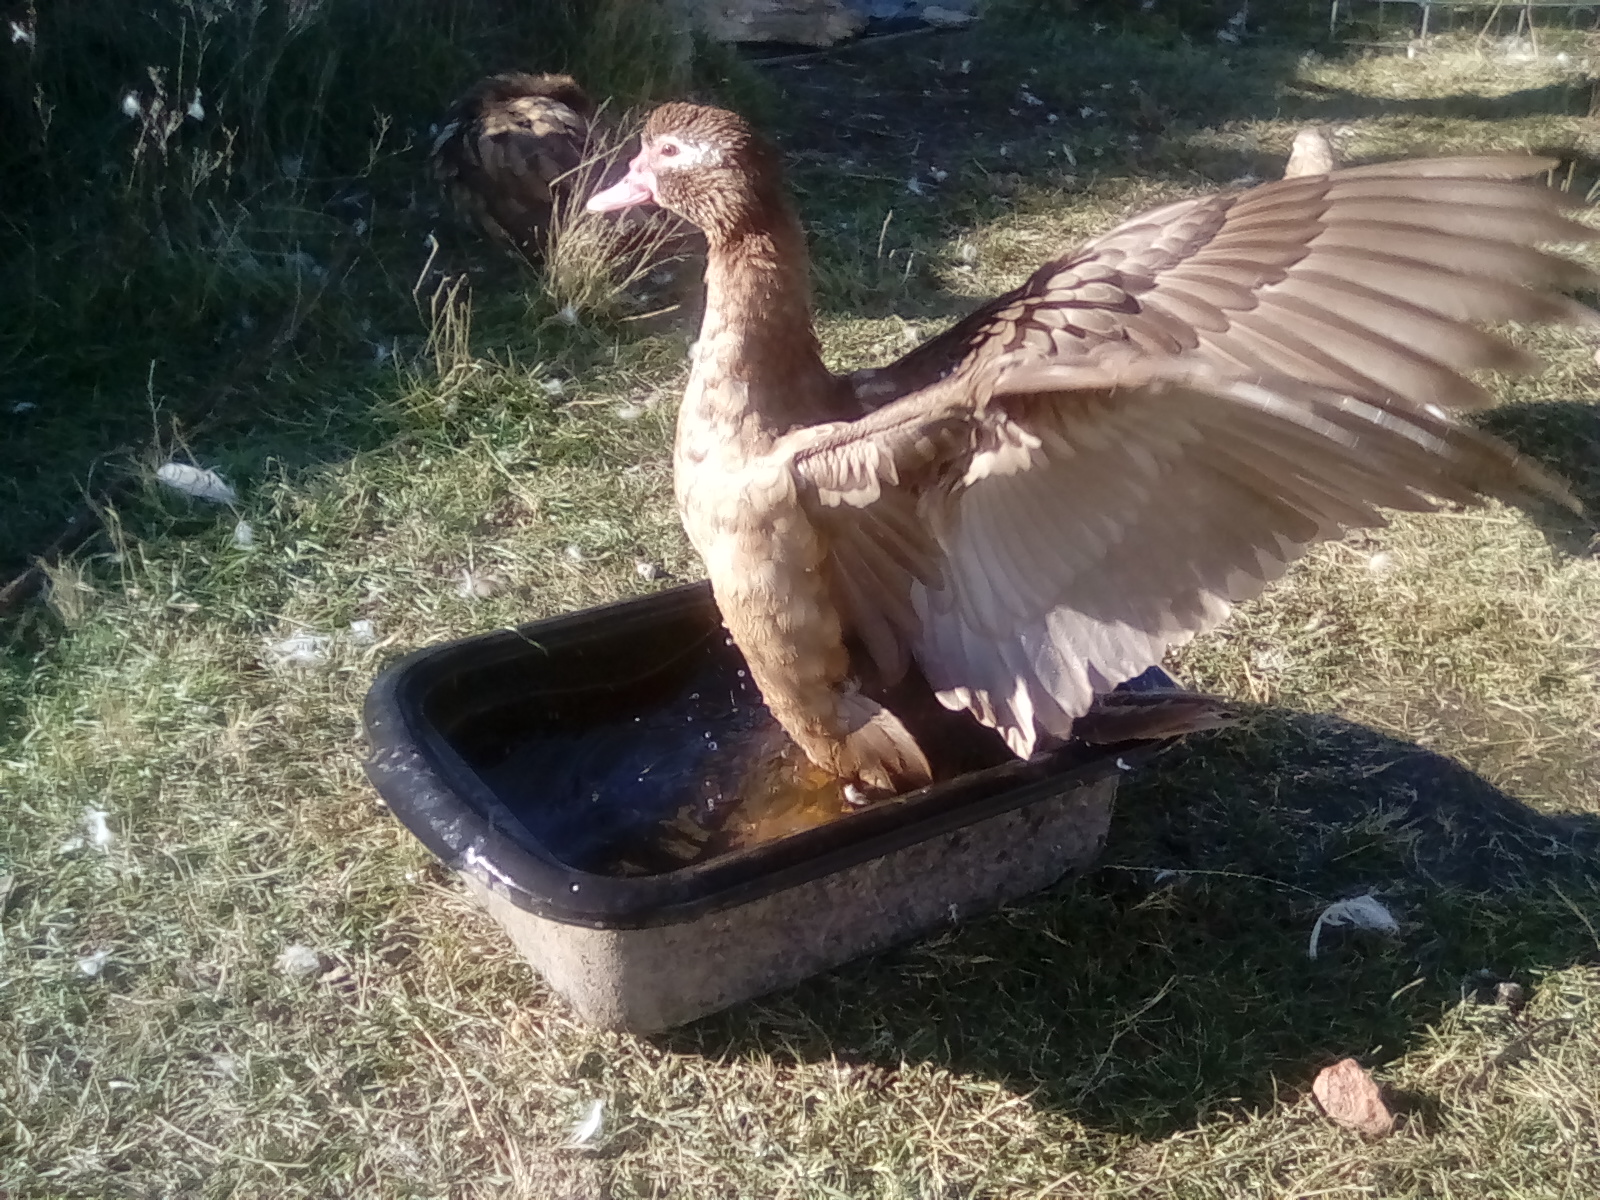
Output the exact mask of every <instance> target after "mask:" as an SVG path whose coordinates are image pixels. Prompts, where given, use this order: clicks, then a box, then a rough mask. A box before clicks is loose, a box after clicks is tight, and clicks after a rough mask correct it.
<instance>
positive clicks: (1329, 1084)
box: [1311, 1058, 1394, 1137]
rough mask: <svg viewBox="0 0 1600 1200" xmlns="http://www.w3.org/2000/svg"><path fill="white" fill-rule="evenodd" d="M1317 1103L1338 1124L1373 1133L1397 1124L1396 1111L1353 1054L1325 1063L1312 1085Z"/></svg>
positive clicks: (1382, 1131) (1375, 1133)
mask: <svg viewBox="0 0 1600 1200" xmlns="http://www.w3.org/2000/svg"><path fill="white" fill-rule="evenodd" d="M1311 1094H1312V1095H1313V1096H1314V1097H1316V1101H1317V1105H1318V1107H1320V1108H1321V1109H1322V1111H1323V1113H1325V1114H1326V1115H1327V1117H1328V1118H1329V1119H1330V1120H1332V1121H1333V1122H1334V1123H1335V1124H1336V1125H1342V1126H1344V1128H1346V1129H1354V1130H1355V1131H1356V1132H1357V1133H1365V1134H1368V1135H1369V1136H1371V1137H1381V1136H1382V1135H1383V1134H1386V1133H1388V1132H1389V1131H1390V1130H1392V1129H1393V1128H1394V1113H1392V1112H1391V1111H1390V1110H1389V1106H1388V1105H1387V1104H1385V1103H1384V1100H1383V1093H1382V1091H1381V1090H1380V1089H1379V1088H1378V1085H1377V1084H1376V1083H1375V1082H1373V1079H1372V1076H1371V1074H1370V1073H1368V1071H1367V1070H1366V1068H1365V1067H1363V1066H1362V1065H1361V1064H1360V1063H1358V1062H1357V1061H1356V1060H1355V1059H1353V1058H1346V1059H1341V1060H1340V1061H1339V1062H1336V1063H1334V1064H1333V1066H1331V1067H1323V1068H1322V1070H1321V1071H1320V1072H1318V1074H1317V1078H1316V1081H1315V1082H1314V1083H1312V1085H1311Z"/></svg>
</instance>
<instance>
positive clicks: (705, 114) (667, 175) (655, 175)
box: [588, 104, 787, 244]
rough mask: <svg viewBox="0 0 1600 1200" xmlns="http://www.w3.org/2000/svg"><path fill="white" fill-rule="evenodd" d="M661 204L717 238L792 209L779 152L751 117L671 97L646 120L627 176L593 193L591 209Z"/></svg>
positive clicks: (725, 239) (733, 234)
mask: <svg viewBox="0 0 1600 1200" xmlns="http://www.w3.org/2000/svg"><path fill="white" fill-rule="evenodd" d="M648 203H655V204H659V205H660V206H661V207H662V208H664V209H667V210H668V211H669V212H674V213H677V214H678V215H679V216H680V217H682V218H684V219H685V220H686V221H689V222H691V223H693V224H695V225H698V226H699V227H700V228H701V229H703V230H705V232H706V236H707V237H708V239H709V240H710V241H711V242H712V243H713V244H715V243H717V242H721V241H727V240H729V239H731V238H733V237H735V236H737V235H738V234H739V233H740V232H742V231H744V230H746V229H754V228H760V227H761V225H762V223H763V222H770V221H772V220H773V219H774V218H775V217H777V216H778V215H779V214H781V213H784V212H786V211H787V205H786V203H785V201H784V198H783V180H782V170H781V168H780V167H779V164H778V156H777V154H776V152H775V151H774V150H773V149H772V147H771V146H769V145H768V144H767V143H766V142H765V141H764V140H763V139H762V138H761V136H760V135H759V134H757V133H756V131H755V130H753V129H752V128H750V126H749V124H747V123H746V122H745V120H744V118H743V117H740V116H739V115H738V114H737V113H731V112H728V111H727V110H725V109H721V108H708V107H705V106H703V105H698V104H663V105H662V106H661V107H660V108H657V109H656V110H655V111H653V112H652V113H651V114H650V116H649V118H648V119H647V120H646V121H645V125H644V132H643V133H642V134H641V135H640V139H639V153H638V154H637V155H635V156H634V159H633V161H632V162H631V163H629V164H628V173H627V175H626V176H624V177H623V179H622V180H621V181H620V182H618V183H617V184H615V185H613V186H612V187H608V188H606V189H605V190H604V191H603V192H596V193H595V194H594V195H593V196H591V197H589V203H588V208H589V211H591V212H610V211H612V210H614V209H619V208H627V207H629V206H630V205H634V204H648Z"/></svg>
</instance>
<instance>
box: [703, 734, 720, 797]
mask: <svg viewBox="0 0 1600 1200" xmlns="http://www.w3.org/2000/svg"><path fill="white" fill-rule="evenodd" d="M706 736H707V737H710V736H711V735H710V734H709V733H708V734H706ZM716 748H717V744H716V743H715V742H712V743H711V744H710V745H709V746H707V747H706V749H707V750H715V749H716ZM717 799H718V800H721V799H722V796H721V795H720V794H719V795H718V796H717Z"/></svg>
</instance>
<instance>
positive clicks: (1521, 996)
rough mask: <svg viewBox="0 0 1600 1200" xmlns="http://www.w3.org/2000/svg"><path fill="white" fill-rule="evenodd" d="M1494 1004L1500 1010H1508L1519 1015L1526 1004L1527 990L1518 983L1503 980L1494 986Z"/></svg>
mask: <svg viewBox="0 0 1600 1200" xmlns="http://www.w3.org/2000/svg"><path fill="white" fill-rule="evenodd" d="M1494 1002H1495V1003H1496V1004H1498V1005H1500V1006H1501V1007H1502V1008H1508V1009H1510V1010H1511V1011H1512V1013H1519V1012H1521V1011H1522V1009H1523V1006H1524V1005H1526V1004H1527V1003H1528V990H1527V989H1526V988H1524V987H1523V986H1522V985H1521V984H1520V983H1512V982H1511V981H1510V980H1509V979H1508V980H1505V981H1504V982H1501V983H1497V984H1495V988H1494Z"/></svg>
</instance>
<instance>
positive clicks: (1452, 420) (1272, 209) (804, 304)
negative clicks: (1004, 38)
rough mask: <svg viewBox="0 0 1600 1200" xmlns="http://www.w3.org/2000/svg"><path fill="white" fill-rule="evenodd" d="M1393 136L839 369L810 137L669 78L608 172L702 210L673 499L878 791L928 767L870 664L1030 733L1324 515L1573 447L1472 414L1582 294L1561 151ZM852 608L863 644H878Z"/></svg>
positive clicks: (1190, 211)
mask: <svg viewBox="0 0 1600 1200" xmlns="http://www.w3.org/2000/svg"><path fill="white" fill-rule="evenodd" d="M1544 165H1545V164H1544V163H1542V162H1540V161H1539V160H1535V159H1531V158H1528V157H1525V156H1504V155H1488V156H1480V157H1463V158H1445V159H1435V160H1427V161H1411V162H1400V163H1389V164H1383V165H1375V166H1362V167H1356V168H1352V169H1347V170H1334V171H1331V172H1328V173H1313V174H1307V175H1303V176H1300V177H1298V178H1292V179H1286V180H1281V181H1276V182H1272V183H1267V184H1262V185H1260V186H1258V187H1254V188H1251V189H1249V190H1243V191H1229V192H1222V193H1218V194H1214V195H1207V196H1202V197H1198V198H1195V199H1190V200H1183V201H1179V202H1178V203H1175V204H1169V205H1166V206H1164V207H1162V208H1158V209H1156V210H1154V211H1152V212H1148V213H1144V214H1142V215H1140V216H1137V217H1135V218H1133V219H1132V220H1130V221H1127V222H1125V223H1124V224H1122V225H1120V226H1119V227H1117V228H1115V229H1113V230H1111V231H1110V232H1109V233H1107V234H1105V235H1103V236H1102V237H1099V238H1096V239H1094V240H1093V241H1091V242H1089V243H1088V244H1087V245H1084V246H1082V247H1080V248H1079V249H1077V250H1075V251H1073V252H1072V253H1070V254H1067V255H1065V256H1063V257H1061V258H1058V259H1056V260H1055V261H1053V262H1050V263H1048V264H1046V265H1045V266H1043V267H1041V268H1040V269H1039V271H1038V272H1037V273H1036V274H1035V275H1034V276H1033V277H1032V278H1031V279H1029V280H1028V281H1027V282H1026V283H1024V284H1023V285H1022V286H1021V287H1019V288H1017V289H1016V290H1015V291H1012V292H1010V293H1008V294H1006V295H1004V296H1001V297H999V298H998V299H996V300H994V301H992V302H990V303H988V304H986V305H984V306H983V307H981V308H980V309H978V310H977V311H976V312H974V313H973V314H971V315H970V316H969V317H967V318H966V319H965V320H964V321H962V322H960V323H959V324H958V325H956V326H955V327H954V328H952V329H950V330H949V331H948V332H946V333H944V334H942V335H940V336H938V337H935V338H934V339H932V340H931V341H929V342H927V343H925V344H924V345H922V346H920V347H918V348H917V349H915V350H913V351H912V352H911V353H910V354H908V355H906V356H905V357H904V358H903V359H901V360H900V361H899V362H896V363H894V364H892V365H891V366H887V367H883V368H879V369H875V370H868V371H861V372H857V373H856V374H855V375H852V376H849V377H839V376H835V375H833V374H831V373H830V372H829V371H828V370H827V368H826V367H825V366H824V365H823V362H822V359H821V356H820V354H819V351H818V343H817V339H816V335H815V333H814V332H813V329H812V323H811V305H810V285H809V279H808V266H807V258H806V247H805V238H804V235H803V233H802V231H801V228H800V224H799V221H798V220H797V218H796V216H795V213H794V210H793V209H792V208H791V206H790V204H789V201H788V199H787V197H786V194H785V190H784V186H783V180H782V175H781V172H780V169H779V163H778V159H777V157H776V155H775V153H774V152H773V150H772V149H771V148H770V147H769V146H768V145H767V144H766V143H764V142H763V141H762V140H761V139H760V138H759V137H758V136H757V135H756V134H755V133H754V132H753V131H752V130H751V129H750V128H749V127H748V126H747V125H746V124H745V122H744V121H742V120H741V119H740V118H739V117H737V116H735V115H733V114H731V113H727V112H723V111H720V110H717V109H712V108H703V107H697V106H692V105H687V104H669V105H666V106H664V107H662V108H659V109H657V110H656V111H655V112H654V113H652V114H651V116H650V118H649V120H648V122H647V124H646V127H645V130H644V135H643V141H642V147H641V150H640V152H639V154H638V156H637V157H635V158H634V160H633V161H632V163H631V164H630V168H629V172H628V174H627V176H626V177H625V178H624V179H623V180H621V181H620V182H619V183H618V184H616V185H615V186H614V187H612V188H610V189H608V190H607V191H605V192H603V193H601V194H599V195H596V196H595V197H593V198H592V199H591V201H590V206H591V207H592V208H595V209H602V210H611V209H618V208H623V207H626V206H628V205H632V204H640V203H644V202H646V201H655V202H657V203H659V204H661V205H662V206H664V207H666V208H668V209H670V210H671V211H673V212H676V213H679V214H681V215H682V216H684V217H685V218H687V219H688V220H690V221H692V222H693V223H694V224H696V225H698V226H699V227H700V228H701V229H703V230H704V231H705V233H706V236H707V239H708V241H709V245H710V254H709V262H708V266H707V278H706V286H707V301H706V312H705V319H704V324H703V327H702V329H701V334H700V339H699V341H698V343H697V344H696V348H695V351H694V356H693V364H692V369H691V372H690V377H689V383H688V388H687V391H686V392H685V395H684V399H683V405H682V408H681V410H680V412H679V416H678V432H677V443H676V449H675V463H674V465H675V470H676V493H677V503H678V507H679V510H680V513H681V515H682V518H683V522H684V526H685V528H686V529H687V531H688V534H689V537H690V540H691V541H692V542H693V543H694V545H695V548H696V549H697V550H698V551H699V553H700V555H701V556H702V557H703V558H704V560H705V563H706V568H707V571H708V573H709V575H710V578H711V583H712V587H713V589H714V591H715V594H716V598H717V602H718V604H719V606H720V608H721V611H722V615H723V617H724V620H725V621H726V623H727V627H728V630H729V632H730V633H731V634H732V636H733V638H734V640H735V641H736V642H737V644H738V645H739V647H740V649H741V650H742V651H743V652H744V654H745V656H746V658H747V659H748V660H749V664H750V669H751V673H752V677H753V678H754V680H755V682H756V683H757V684H758V685H759V687H760V689H761V692H762V695H763V697H764V698H765V700H766V702H767V704H768V706H769V707H770V708H771V710H772V712H773V715H774V716H775V717H776V718H777V719H778V721H779V722H780V723H781V724H782V725H783V727H784V728H785V729H786V730H787V731H788V732H789V733H790V734H791V735H792V736H793V737H794V739H795V741H796V742H797V743H798V744H799V745H800V746H801V747H802V748H803V749H804V751H805V752H806V754H807V755H808V756H809V757H810V758H811V759H812V761H814V762H815V763H817V764H818V765H820V766H822V767H824V768H825V769H827V770H829V771H831V772H833V773H834V774H836V775H838V776H841V777H843V778H844V779H847V780H851V781H856V782H859V783H861V784H864V785H866V786H867V787H869V788H871V789H874V790H896V789H904V788H906V787H911V786H916V785H919V784H922V783H925V782H927V780H928V775H929V772H928V766H927V760H926V758H925V757H924V755H923V753H922V751H921V749H920V748H919V747H918V746H917V745H916V743H915V741H914V740H913V739H912V738H911V736H910V735H909V734H908V733H907V731H906V729H905V728H904V726H903V725H902V724H901V722H900V721H899V720H898V719H897V718H896V717H895V716H894V715H893V714H892V713H891V712H889V711H887V710H886V709H884V708H883V707H882V706H881V705H879V704H878V703H877V702H876V701H874V700H873V699H871V698H869V697H868V696H867V695H865V694H863V691H862V690H861V687H860V679H861V676H862V675H863V674H872V675H875V676H877V677H878V678H879V679H880V680H881V681H884V682H892V681H894V680H896V679H898V678H900V677H901V676H902V675H903V674H904V673H905V672H906V671H907V669H908V667H909V665H910V664H911V663H912V661H913V660H914V661H915V663H916V664H917V665H918V666H919V667H920V668H921V670H922V673H923V674H924V675H925V676H926V678H927V679H928V681H929V682H930V683H931V684H932V685H933V687H934V688H935V689H936V691H937V693H938V695H939V698H940V700H941V701H942V702H943V703H944V704H945V705H946V706H947V707H950V708H952V709H958V710H959V709H961V708H966V709H969V710H970V711H971V712H972V714H973V715H974V716H975V717H976V718H977V719H978V720H980V721H982V722H984V723H985V724H987V725H989V726H992V727H993V728H995V729H997V730H999V731H1000V732H1001V733H1002V734H1003V735H1004V736H1005V738H1006V741H1007V742H1008V744H1009V745H1010V746H1011V748H1012V749H1013V750H1014V751H1015V752H1016V753H1017V754H1019V755H1028V754H1030V753H1031V752H1032V751H1033V750H1034V748H1035V746H1036V744H1037V743H1038V742H1039V740H1040V739H1041V737H1045V738H1064V737H1067V736H1069V735H1070V734H1071V733H1072V731H1073V724H1074V721H1075V719H1076V718H1078V717H1079V716H1081V715H1082V714H1084V713H1086V712H1087V711H1089V710H1090V708H1091V706H1092V705H1093V704H1094V701H1095V698H1096V696H1097V695H1099V694H1102V693H1104V692H1106V691H1108V690H1109V689H1110V688H1112V687H1113V686H1114V685H1116V684H1117V683H1118V682H1120V681H1122V680H1125V679H1129V678H1131V677H1133V676H1135V675H1138V674H1140V673H1141V672H1143V671H1144V670H1145V669H1146V668H1148V667H1149V666H1151V665H1152V664H1155V663H1158V662H1160V661H1161V659H1162V656H1163V654H1164V653H1165V652H1166V651H1167V649H1168V648H1170V647H1172V646H1175V645H1178V644H1180V643H1182V642H1185V641H1187V640H1188V639H1190V638H1192V637H1193V636H1194V635H1195V634H1197V633H1200V632H1202V631H1204V630H1207V629H1210V628H1212V627H1213V626H1215V625H1216V624H1217V623H1218V622H1220V621H1222V620H1223V619H1224V618H1225V617H1226V616H1227V615H1228V612H1229V609H1230V607H1231V606H1232V605H1234V604H1236V603H1238V602H1240V601H1242V600H1246V599H1249V598H1250V597H1252V596H1254V595H1256V594H1257V593H1258V592H1259V591H1261V589H1262V588H1263V587H1264V586H1265V585H1266V584H1267V583H1268V582H1269V581H1271V580H1273V579H1275V578H1276V577H1277V576H1278V575H1279V574H1281V573H1282V571H1283V570H1284V568H1285V567H1286V565H1287V564H1288V563H1289V562H1291V561H1292V560H1293V559H1295V558H1296V557H1298V556H1299V555H1300V554H1301V553H1303V552H1304V551H1305V549H1306V548H1307V547H1308V546H1311V545H1312V544H1314V543H1316V542H1320V541H1323V540H1325V539H1328V538H1335V537H1338V536H1340V534H1341V533H1342V532H1343V531H1345V530H1347V529H1351V528H1357V527H1363V526H1369V527H1370V526H1379V525H1383V524H1384V523H1385V519H1384V516H1383V513H1382V511H1381V510H1383V509H1385V508H1388V509H1402V510H1412V511H1426V510H1429V509H1432V508H1434V507H1436V504H1437V502H1438V501H1441V500H1442V501H1446V502H1460V503H1473V502H1476V501H1479V500H1481V499H1483V498H1485V497H1495V498H1499V499H1504V500H1509V501H1521V500H1525V499H1528V498H1530V497H1550V498H1554V499H1556V500H1560V501H1562V502H1565V503H1568V504H1572V503H1574V502H1573V501H1572V499H1571V495H1570V493H1569V492H1568V491H1567V490H1566V488H1565V487H1564V486H1563V485H1562V484H1561V483H1560V482H1559V481H1558V480H1556V479H1555V478H1553V477H1551V476H1550V475H1548V474H1546V473H1544V472H1543V471H1542V470H1540V469H1539V468H1538V467H1536V466H1534V465H1533V464H1531V463H1529V462H1527V461H1525V460H1524V459H1522V458H1519V457H1518V456H1517V455H1516V454H1515V453H1513V452H1512V451H1511V450H1510V449H1509V448H1508V447H1506V446H1505V445H1504V444H1502V443H1501V442H1499V441H1496V440H1495V439H1493V438H1491V437H1488V436H1486V435H1484V434H1482V433H1479V432H1477V431H1475V430H1473V429H1472V428H1470V427H1469V426H1467V425H1465V424H1463V423H1461V422H1459V421H1458V420H1457V419H1456V417H1455V415H1454V414H1457V413H1459V412H1461V411H1462V410H1465V409H1471V408H1476V407H1478V406H1480V405H1483V404H1485V403H1486V402H1487V397H1486V396H1485V394H1484V392H1483V391H1482V390H1481V389H1480V388H1479V387H1478V386H1477V385H1476V384H1475V383H1473V382H1471V381H1470V380H1469V379H1468V378H1467V375H1468V373H1470V372H1473V371H1477V370H1495V371H1519V370H1524V369H1528V368H1530V367H1532V366H1533V365H1535V360H1533V359H1532V358H1531V356H1530V355H1528V354H1527V353H1526V352H1524V351H1522V350H1520V349H1518V348H1517V347H1515V346H1513V345H1511V344H1509V343H1508V342H1506V341H1504V340H1503V339H1501V338H1499V337H1497V336H1495V335H1493V334H1490V333H1487V332H1485V331H1483V330H1482V329H1481V328H1480V326H1481V325H1483V324H1485V323H1490V322H1504V321H1516V322H1532V321H1550V320H1571V321H1586V320H1590V319H1591V318H1592V314H1591V313H1590V312H1589V310H1587V309H1585V308H1584V307H1582V306H1581V305H1579V304H1577V303H1576V302H1574V301H1572V300H1569V299H1567V298H1565V297H1564V296H1562V295H1561V294H1560V289H1570V288H1575V287H1587V286H1592V285H1593V283H1594V279H1593V277H1592V276H1591V274H1590V273H1589V272H1588V271H1587V270H1585V269H1584V268H1582V267H1580V266H1579V265H1578V264H1576V263H1574V262H1572V261H1570V260H1568V259H1566V258H1563V257H1560V256H1557V255H1553V254H1550V253H1546V252H1545V251H1543V250H1541V249H1539V246H1540V245H1542V244H1546V243H1551V242H1577V241H1587V240H1591V239H1592V238H1593V236H1594V235H1593V234H1592V233H1591V231H1590V230H1589V229H1587V228H1586V227H1584V226H1582V225H1579V224H1577V223H1575V222H1573V221H1572V220H1570V219H1568V217H1567V216H1566V215H1564V213H1563V211H1562V209H1563V206H1564V201H1563V198H1562V197H1561V195H1560V194H1559V193H1556V192H1553V191H1551V190H1549V189H1543V188H1539V187H1532V186H1528V185H1527V184H1525V183H1522V182H1519V180H1521V178H1522V177H1524V176H1528V175H1531V174H1534V173H1535V172H1537V171H1539V170H1541V169H1543V167H1544ZM847 639H850V640H851V641H852V642H853V643H854V644H855V645H857V646H859V647H861V648H864V652H865V654H864V657H862V658H859V659H858V660H857V662H856V663H855V664H852V661H851V656H850V653H849V652H848V651H847Z"/></svg>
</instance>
